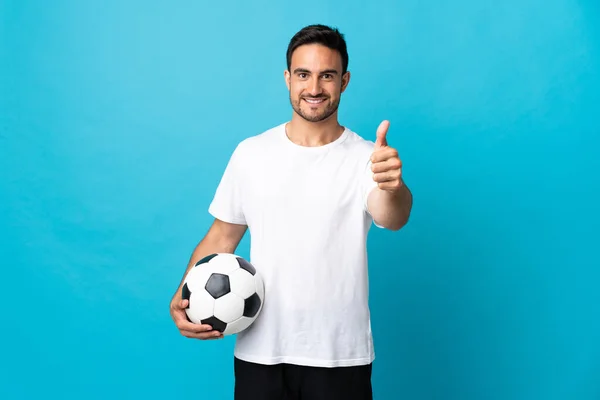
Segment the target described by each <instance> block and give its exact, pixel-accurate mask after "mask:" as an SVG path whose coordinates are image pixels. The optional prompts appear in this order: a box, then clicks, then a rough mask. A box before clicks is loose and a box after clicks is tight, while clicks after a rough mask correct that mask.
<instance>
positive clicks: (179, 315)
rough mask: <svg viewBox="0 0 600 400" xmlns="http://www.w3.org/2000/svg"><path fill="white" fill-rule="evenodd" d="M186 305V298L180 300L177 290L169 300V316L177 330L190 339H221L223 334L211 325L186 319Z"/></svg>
mask: <svg viewBox="0 0 600 400" xmlns="http://www.w3.org/2000/svg"><path fill="white" fill-rule="evenodd" d="M187 306H188V301H187V300H182V299H181V296H180V295H179V292H177V293H176V294H175V296H173V299H172V300H171V307H170V308H171V318H173V321H174V322H175V325H176V326H177V328H178V329H179V332H180V333H181V334H182V335H183V336H185V337H187V338H190V339H201V340H208V339H221V338H223V334H222V333H221V332H219V331H216V330H213V328H212V326H210V325H206V324H194V323H193V322H190V321H189V320H188V319H187V314H186V313H185V308H186V307H187Z"/></svg>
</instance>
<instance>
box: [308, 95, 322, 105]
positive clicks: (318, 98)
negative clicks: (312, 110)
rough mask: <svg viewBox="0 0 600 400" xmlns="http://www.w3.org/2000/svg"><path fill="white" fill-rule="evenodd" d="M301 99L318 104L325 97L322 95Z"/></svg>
mask: <svg viewBox="0 0 600 400" xmlns="http://www.w3.org/2000/svg"><path fill="white" fill-rule="evenodd" d="M303 100H304V101H306V102H307V103H308V104H310V105H319V104H322V103H324V102H325V100H326V99H325V98H324V97H317V98H313V97H304V98H303Z"/></svg>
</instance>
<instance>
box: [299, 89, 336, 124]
mask: <svg viewBox="0 0 600 400" xmlns="http://www.w3.org/2000/svg"><path fill="white" fill-rule="evenodd" d="M305 97H307V98H310V97H309V96H305ZM303 98H304V97H300V98H299V99H298V100H293V99H292V96H291V95H290V103H291V105H292V108H293V109H294V111H295V112H296V114H298V115H299V116H300V117H302V118H303V119H305V120H306V121H309V122H321V121H324V120H326V119H327V118H329V117H331V116H332V115H333V114H334V113H335V112H336V111H337V109H338V107H339V105H340V100H339V99H338V100H337V101H335V102H333V103H332V102H331V101H330V100H329V97H326V96H318V97H316V98H324V99H325V101H324V104H321V107H322V108H321V109H320V110H318V111H317V110H312V109H309V110H306V111H304V110H302V105H303V104H302V99H303ZM304 105H306V106H307V107H310V105H309V104H308V103H306V102H304Z"/></svg>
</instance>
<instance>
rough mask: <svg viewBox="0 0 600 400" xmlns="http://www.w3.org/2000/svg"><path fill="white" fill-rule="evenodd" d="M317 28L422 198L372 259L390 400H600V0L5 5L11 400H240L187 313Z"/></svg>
mask: <svg viewBox="0 0 600 400" xmlns="http://www.w3.org/2000/svg"><path fill="white" fill-rule="evenodd" d="M354 7H355V8H354ZM315 22H318V23H326V24H332V25H335V26H338V27H339V28H340V29H341V30H342V32H343V33H345V35H346V38H347V40H348V45H349V51H350V70H351V71H352V73H353V77H352V80H351V83H350V86H349V90H348V91H347V92H346V93H345V95H344V96H343V98H342V107H341V112H340V119H341V122H342V123H344V124H346V125H348V126H349V127H351V128H352V129H353V130H355V131H357V132H359V133H360V134H361V135H363V136H364V137H366V138H369V139H371V140H374V139H375V129H376V128H377V125H378V124H379V123H380V121H381V120H382V119H390V121H391V123H392V124H391V128H390V132H389V135H388V138H389V141H390V144H391V145H392V146H394V147H396V148H398V149H399V151H400V155H401V157H402V159H403V161H404V165H405V168H404V174H405V179H406V181H407V183H408V184H409V186H410V187H411V189H412V191H413V194H414V199H415V205H414V209H413V214H412V218H411V221H410V223H409V225H408V226H406V227H405V229H403V230H401V231H400V232H388V231H383V230H379V229H376V228H374V229H373V230H372V231H371V235H370V237H369V251H370V256H371V287H372V303H371V304H372V314H373V328H374V335H375V345H376V352H377V361H376V364H375V368H374V377H373V381H374V387H375V396H376V398H377V399H411V400H419V399H445V400H455V399H456V400H458V399H460V400H475V399H485V400H496V399H498V400H506V399H511V400H522V399H523V400H524V399H532V400H533V399H536V400H537V399H544V400H553V399H563V400H579V399H589V400H592V399H598V398H600V380H599V379H598V377H599V376H600V340H599V339H600V290H599V288H598V286H599V283H600V272H599V266H600V257H599V256H598V244H599V240H598V228H600V217H599V213H598V210H597V208H598V203H599V202H598V198H599V194H600V180H599V179H598V173H597V171H598V168H599V167H600V165H599V162H598V158H597V156H596V154H597V151H598V148H599V146H600V139H599V133H600V128H599V127H600V123H599V122H598V114H599V112H600V79H599V71H600V32H599V27H600V6H599V3H598V2H597V1H596V0H553V1H543V0H504V1H478V0H455V1H429V2H423V1H418V0H405V1H401V2H397V1H376V2H373V3H370V4H367V3H366V2H362V1H356V0H354V1H347V0H344V1H341V0H339V1H327V2H323V1H306V2H301V3H298V2H284V1H277V2H275V1H271V2H266V1H261V0H258V1H252V2H249V1H225V2H222V3H218V2H210V3H206V2H197V1H177V2H157V1H125V2H123V1H117V0H112V1H102V2H91V1H88V2H84V1H53V2H45V1H17V0H14V1H6V0H4V1H0V62H1V64H0V218H1V219H0V239H1V240H0V246H1V247H0V251H1V254H0V259H1V263H2V271H3V277H2V298H3V303H4V304H3V307H2V310H3V317H2V321H3V322H2V340H1V341H0V350H1V351H0V354H1V356H0V359H1V362H0V368H1V370H0V398H2V399H29V398H38V396H41V397H42V398H60V399H76V398H81V397H83V398H86V399H106V398H111V399H134V398H135V399H142V398H145V399H163V398H186V397H187V398H200V397H202V398H210V399H231V398H232V395H231V393H232V384H233V377H232V357H231V354H232V349H233V339H232V338H226V339H224V340H221V341H212V342H199V341H195V340H189V339H185V338H183V337H182V336H180V335H179V333H178V331H177V330H176V329H175V326H174V325H173V323H172V321H171V319H170V316H169V312H168V305H169V300H170V298H171V296H172V294H173V292H174V290H175V288H176V286H177V284H178V283H179V280H180V279H181V276H182V273H183V271H184V269H185V265H186V263H187V261H188V257H189V255H190V253H191V251H192V249H193V247H194V246H195V245H196V244H197V242H198V241H199V240H200V239H201V238H202V236H203V235H204V234H205V233H206V231H207V229H208V227H209V224H210V223H211V217H210V216H209V214H208V213H207V207H208V204H209V202H210V200H211V198H212V195H213V193H214V189H215V188H216V185H217V183H218V181H219V179H220V176H221V173H222V171H223V169H224V167H225V164H226V162H227V159H228V157H229V155H230V153H231V151H232V150H233V148H234V146H235V144H237V143H238V142H239V141H240V140H242V139H244V138H246V137H248V136H251V135H254V134H257V133H260V132H262V131H263V130H265V129H267V128H269V127H272V126H274V125H275V124H279V123H281V122H283V121H285V120H287V119H288V118H289V117H290V115H291V111H290V106H289V102H288V97H287V96H288V94H287V90H286V87H285V84H284V79H283V70H284V68H285V50H286V46H287V43H288V41H289V39H290V38H291V36H292V35H293V34H294V33H295V32H296V31H297V30H298V29H300V28H301V27H303V26H304V25H307V24H310V23H315ZM248 245H249V240H248V237H245V238H244V240H243V241H242V243H241V245H240V247H239V249H238V253H239V254H240V255H242V256H247V255H248Z"/></svg>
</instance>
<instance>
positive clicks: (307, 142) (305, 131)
mask: <svg viewBox="0 0 600 400" xmlns="http://www.w3.org/2000/svg"><path fill="white" fill-rule="evenodd" d="M285 129H286V133H287V136H288V138H289V139H290V140H291V141H292V142H294V143H295V144H297V145H300V146H306V147H316V146H323V145H326V144H328V143H331V142H333V141H335V140H336V139H338V138H339V137H340V136H341V135H342V133H343V132H344V127H343V126H341V125H340V124H339V122H338V120H337V113H336V114H334V115H332V116H330V117H329V118H327V119H326V120H324V121H320V122H309V121H307V120H305V119H304V118H302V117H300V116H299V115H297V114H296V113H294V115H293V116H292V120H291V121H290V122H288V123H287V124H286V127H285Z"/></svg>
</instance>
